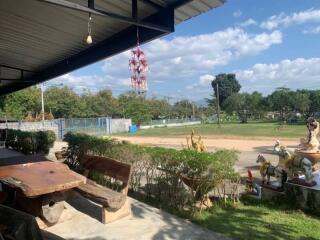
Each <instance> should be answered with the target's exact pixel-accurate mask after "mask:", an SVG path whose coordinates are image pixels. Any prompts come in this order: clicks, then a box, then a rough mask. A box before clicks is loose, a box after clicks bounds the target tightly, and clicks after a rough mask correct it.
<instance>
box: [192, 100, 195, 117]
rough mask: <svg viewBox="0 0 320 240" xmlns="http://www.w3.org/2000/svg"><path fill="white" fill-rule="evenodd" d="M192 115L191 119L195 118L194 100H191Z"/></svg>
mask: <svg viewBox="0 0 320 240" xmlns="http://www.w3.org/2000/svg"><path fill="white" fill-rule="evenodd" d="M192 116H193V119H194V118H195V111H194V102H192Z"/></svg>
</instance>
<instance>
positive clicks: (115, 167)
mask: <svg viewBox="0 0 320 240" xmlns="http://www.w3.org/2000/svg"><path fill="white" fill-rule="evenodd" d="M80 164H81V166H82V167H84V168H86V169H89V170H94V171H97V172H99V173H101V174H104V175H107V176H110V177H112V178H115V179H117V180H120V181H122V182H124V183H128V181H129V178H130V174H131V165H130V164H126V163H122V162H119V161H116V160H114V159H111V158H107V157H98V156H91V155H84V156H83V157H82V158H81V159H80Z"/></svg>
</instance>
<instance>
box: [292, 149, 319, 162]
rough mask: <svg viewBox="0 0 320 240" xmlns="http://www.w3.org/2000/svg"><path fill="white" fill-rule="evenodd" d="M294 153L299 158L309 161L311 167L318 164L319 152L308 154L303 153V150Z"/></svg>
mask: <svg viewBox="0 0 320 240" xmlns="http://www.w3.org/2000/svg"><path fill="white" fill-rule="evenodd" d="M295 152H296V153H297V154H299V155H300V156H302V157H305V158H307V159H309V160H310V161H311V163H312V165H315V164H317V163H320V151H316V152H310V151H304V150H296V151H295Z"/></svg>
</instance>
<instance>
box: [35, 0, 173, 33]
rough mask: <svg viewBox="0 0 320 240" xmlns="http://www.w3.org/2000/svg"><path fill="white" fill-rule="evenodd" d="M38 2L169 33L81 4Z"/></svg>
mask: <svg viewBox="0 0 320 240" xmlns="http://www.w3.org/2000/svg"><path fill="white" fill-rule="evenodd" d="M39 1H42V2H46V3H49V4H53V5H56V6H60V7H65V8H70V9H73V10H76V11H80V12H86V13H91V14H95V15H99V16H103V17H109V18H113V19H116V20H118V21H121V22H125V23H129V24H132V25H135V26H138V27H144V28H149V29H153V30H157V31H161V32H165V33H169V32H171V31H170V29H169V28H167V27H164V26H161V25H157V24H152V23H149V22H144V21H140V20H138V19H134V18H130V17H126V16H121V15H119V14H115V13H111V12H107V11H103V10H100V9H96V8H94V7H93V8H91V7H85V6H83V5H81V4H77V3H73V2H69V1H66V0H39ZM90 2H91V1H90V0H89V2H88V5H89V4H92V3H90ZM92 5H94V4H92ZM92 5H90V6H92Z"/></svg>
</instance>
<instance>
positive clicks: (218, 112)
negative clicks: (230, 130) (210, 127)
mask: <svg viewBox="0 0 320 240" xmlns="http://www.w3.org/2000/svg"><path fill="white" fill-rule="evenodd" d="M219 102H220V99H219V82H218V81H217V115H218V126H219V127H220V103H219Z"/></svg>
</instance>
